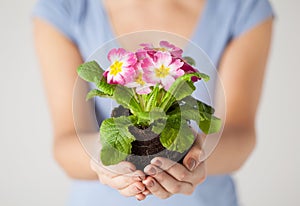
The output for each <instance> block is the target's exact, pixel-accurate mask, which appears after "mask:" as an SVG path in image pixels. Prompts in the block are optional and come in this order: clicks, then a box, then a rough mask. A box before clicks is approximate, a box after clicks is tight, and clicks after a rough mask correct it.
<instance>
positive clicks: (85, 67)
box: [77, 61, 104, 83]
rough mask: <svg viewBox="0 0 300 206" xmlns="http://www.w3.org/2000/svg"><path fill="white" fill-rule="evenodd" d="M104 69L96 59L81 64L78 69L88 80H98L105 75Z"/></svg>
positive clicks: (82, 76) (79, 73)
mask: <svg viewBox="0 0 300 206" xmlns="http://www.w3.org/2000/svg"><path fill="white" fill-rule="evenodd" d="M103 72H104V71H103V69H102V68H101V67H100V66H99V64H98V63H97V62H96V61H91V62H86V63H84V64H81V65H80V66H79V67H78V69H77V73H78V75H79V76H80V77H81V78H82V79H84V80H85V81H87V82H95V83H96V82H98V81H99V80H100V79H102V77H103Z"/></svg>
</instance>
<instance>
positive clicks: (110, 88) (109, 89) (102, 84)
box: [96, 77, 116, 96]
mask: <svg viewBox="0 0 300 206" xmlns="http://www.w3.org/2000/svg"><path fill="white" fill-rule="evenodd" d="M96 86H97V88H98V89H99V90H100V91H102V92H103V93H104V94H106V95H108V96H113V94H114V92H115V89H116V85H115V84H108V83H107V82H106V79H105V78H104V77H103V78H102V79H101V80H100V81H98V82H96Z"/></svg>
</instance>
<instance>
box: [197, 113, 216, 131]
mask: <svg viewBox="0 0 300 206" xmlns="http://www.w3.org/2000/svg"><path fill="white" fill-rule="evenodd" d="M205 116H206V119H205V120H203V121H200V123H199V127H200V129H201V130H202V132H204V133H205V134H212V133H217V132H219V131H220V129H221V126H222V121H221V119H219V118H217V117H215V116H213V115H211V114H207V113H206V114H205Z"/></svg>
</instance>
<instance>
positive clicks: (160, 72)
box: [155, 65, 170, 78]
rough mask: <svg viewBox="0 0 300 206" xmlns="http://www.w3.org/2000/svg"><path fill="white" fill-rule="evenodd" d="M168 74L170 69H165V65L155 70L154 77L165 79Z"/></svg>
mask: <svg viewBox="0 0 300 206" xmlns="http://www.w3.org/2000/svg"><path fill="white" fill-rule="evenodd" d="M169 72H170V68H169V67H165V65H161V67H160V68H156V69H155V75H156V77H159V78H165V77H166V76H168V74H169Z"/></svg>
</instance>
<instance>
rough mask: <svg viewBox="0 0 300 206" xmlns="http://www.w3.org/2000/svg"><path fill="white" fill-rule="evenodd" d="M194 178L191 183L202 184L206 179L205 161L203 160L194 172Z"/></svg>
mask: <svg viewBox="0 0 300 206" xmlns="http://www.w3.org/2000/svg"><path fill="white" fill-rule="evenodd" d="M193 174H194V175H193V176H192V177H193V178H192V181H191V183H192V184H193V185H194V186H196V185H198V184H201V183H203V182H204V181H205V179H206V166H205V162H201V163H200V164H199V165H198V167H196V168H195V170H194V172H193Z"/></svg>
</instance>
